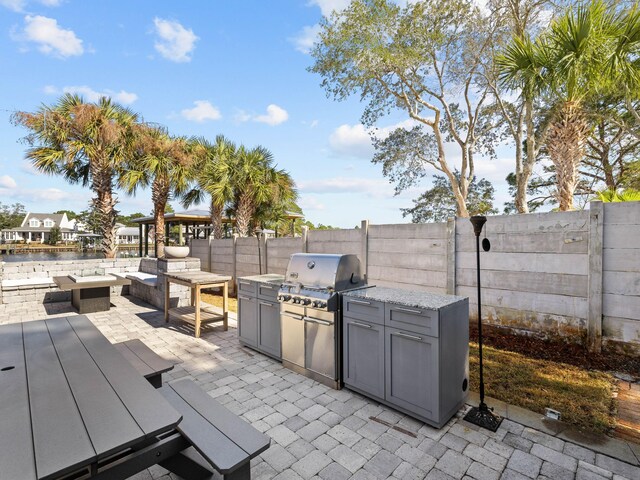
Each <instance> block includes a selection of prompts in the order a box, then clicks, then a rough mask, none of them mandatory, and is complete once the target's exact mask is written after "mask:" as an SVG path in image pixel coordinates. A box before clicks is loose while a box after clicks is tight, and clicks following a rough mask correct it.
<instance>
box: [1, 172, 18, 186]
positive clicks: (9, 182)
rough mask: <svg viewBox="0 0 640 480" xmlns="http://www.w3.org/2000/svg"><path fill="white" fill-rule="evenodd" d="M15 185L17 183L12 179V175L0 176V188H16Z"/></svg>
mask: <svg viewBox="0 0 640 480" xmlns="http://www.w3.org/2000/svg"><path fill="white" fill-rule="evenodd" d="M17 186H18V184H17V183H16V181H15V180H14V179H13V177H10V176H9V175H2V176H0V187H2V188H16V187H17Z"/></svg>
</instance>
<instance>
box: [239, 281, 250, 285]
mask: <svg viewBox="0 0 640 480" xmlns="http://www.w3.org/2000/svg"><path fill="white" fill-rule="evenodd" d="M238 283H239V284H240V285H251V282H243V281H239V282H238Z"/></svg>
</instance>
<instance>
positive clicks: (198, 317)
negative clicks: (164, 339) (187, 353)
mask: <svg viewBox="0 0 640 480" xmlns="http://www.w3.org/2000/svg"><path fill="white" fill-rule="evenodd" d="M164 278H165V299H164V319H165V322H168V321H169V319H170V318H171V317H173V318H176V319H178V320H182V321H184V322H187V323H190V324H192V325H193V326H194V327H195V336H196V338H198V337H200V327H201V325H202V324H203V323H211V322H220V321H221V322H222V325H223V326H224V329H225V330H227V329H228V316H229V281H231V277H230V276H227V275H217V274H215V273H209V272H202V271H199V272H177V273H165V274H164ZM172 283H177V284H178V285H184V286H186V287H189V288H190V289H191V306H186V307H177V308H169V302H170V298H171V295H170V286H171V284H172ZM219 287H222V315H220V314H219V313H217V312H215V311H214V310H213V309H212V308H211V306H205V307H204V308H202V305H201V302H200V293H201V291H202V289H205V288H219Z"/></svg>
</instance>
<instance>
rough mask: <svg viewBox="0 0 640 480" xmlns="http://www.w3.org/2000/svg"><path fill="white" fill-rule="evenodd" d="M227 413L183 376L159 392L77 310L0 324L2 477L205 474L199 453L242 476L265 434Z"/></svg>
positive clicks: (42, 478)
mask: <svg viewBox="0 0 640 480" xmlns="http://www.w3.org/2000/svg"><path fill="white" fill-rule="evenodd" d="M191 404H193V405H195V407H194V406H191ZM180 408H182V409H183V411H179V409H180ZM183 415H187V416H188V417H189V418H188V421H187V420H183ZM201 415H203V416H204V417H201ZM216 415H217V416H219V417H220V418H219V419H216V418H215V417H216ZM191 417H193V418H191ZM195 417H197V418H198V420H197V421H194V418H195ZM233 417H234V416H233V415H232V414H231V413H230V412H229V411H228V410H226V409H224V407H222V406H221V405H218V404H217V402H215V400H213V399H212V398H211V397H209V396H208V395H207V394H206V393H205V392H204V391H202V390H200V389H199V388H198V387H197V386H196V385H195V383H193V382H191V381H190V380H186V379H183V380H182V381H178V382H177V383H176V384H175V385H173V386H172V385H171V384H167V385H165V387H164V388H163V389H158V390H156V389H155V388H154V387H153V386H152V385H151V384H150V383H149V382H147V380H146V379H145V377H144V376H143V375H142V374H140V373H139V372H138V370H136V368H134V367H133V366H132V365H131V364H130V363H129V361H127V359H126V358H125V357H124V356H123V355H122V354H121V353H120V351H118V349H117V348H116V347H115V346H114V345H112V344H111V343H110V342H109V341H108V340H107V338H106V337H105V336H104V335H102V333H100V331H99V330H98V329H97V328H96V327H95V326H94V325H93V323H91V321H90V320H89V319H88V318H87V317H86V316H84V315H75V316H70V317H58V318H50V319H47V320H38V321H32V322H25V323H14V324H8V325H1V326H0V419H1V420H0V421H1V424H2V428H0V478H1V479H5V478H6V479H24V480H32V479H38V480H45V479H60V478H67V477H69V478H79V477H81V478H92V479H126V478H128V477H130V476H132V475H134V474H136V473H138V472H140V471H142V470H144V469H145V468H148V467H150V466H153V465H155V464H161V465H163V466H165V467H166V468H168V469H170V470H172V471H176V473H177V472H178V471H179V472H180V473H182V474H183V476H185V477H186V478H190V477H191V478H209V474H210V473H211V471H210V468H209V467H207V465H206V464H205V465H204V466H203V465H202V461H201V460H202V455H204V457H205V458H206V459H207V460H208V462H209V463H210V464H213V465H214V466H216V468H218V469H219V470H221V471H223V472H224V473H227V470H228V471H229V472H234V474H232V475H229V476H228V478H232V477H235V478H249V477H250V471H249V459H250V458H253V457H254V456H255V455H257V454H259V453H260V452H262V451H264V449H266V448H268V445H269V441H268V438H263V437H264V436H262V434H259V432H257V431H255V432H253V431H246V429H247V428H248V429H252V427H251V426H249V425H248V424H245V423H244V422H242V420H240V419H239V418H233ZM206 418H209V422H210V423H207V422H206V421H204V422H203V420H206ZM229 422H232V423H233V422H236V423H237V422H240V425H239V427H240V428H238V426H236V425H235V424H234V425H231V426H228V425H227V424H229ZM204 424H206V425H208V430H205V429H203V425H204ZM243 429H244V430H243ZM252 430H253V429H252ZM238 432H240V433H238ZM203 433H204V434H205V436H204V437H203V436H202V434H203ZM238 435H242V438H241V439H240V440H238V438H236V437H237V436H238ZM199 436H200V437H199ZM256 440H257V443H256ZM250 441H253V442H254V443H253V444H251V443H250ZM243 442H244V443H247V442H249V443H247V445H248V446H246V447H244V450H242V449H241V448H240V447H239V446H238V445H240V446H242V445H243ZM225 445H227V446H228V447H225ZM194 447H195V449H197V451H198V452H200V453H201V454H202V455H197V453H195V452H194ZM229 447H230V448H229ZM238 451H239V452H240V453H241V455H240V456H238V454H237V452H238ZM194 455H197V458H196V459H195V460H194ZM197 460H200V461H197ZM196 472H197V474H196Z"/></svg>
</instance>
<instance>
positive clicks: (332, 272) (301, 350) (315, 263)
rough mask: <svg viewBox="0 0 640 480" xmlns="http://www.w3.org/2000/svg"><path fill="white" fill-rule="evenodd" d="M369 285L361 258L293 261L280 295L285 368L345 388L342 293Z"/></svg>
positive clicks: (310, 256) (308, 257) (328, 256)
mask: <svg viewBox="0 0 640 480" xmlns="http://www.w3.org/2000/svg"><path fill="white" fill-rule="evenodd" d="M364 283H365V282H364V279H363V277H362V272H361V269H360V261H359V260H358V257H357V256H356V255H337V254H317V253H313V254H311V253H296V254H293V255H292V256H291V259H290V260H289V266H288V267H287V272H286V274H285V281H284V283H283V284H282V286H281V287H280V290H279V291H278V300H279V301H280V325H281V329H282V364H283V365H284V366H285V367H287V368H290V369H292V370H294V371H297V372H299V373H302V374H304V375H306V376H308V377H311V378H313V379H315V380H317V381H319V382H321V383H324V384H325V385H329V386H331V387H333V388H340V383H341V381H340V380H341V371H342V368H341V348H340V334H341V326H340V293H341V292H343V291H346V290H351V289H354V288H359V287H362V286H363V285H364Z"/></svg>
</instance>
